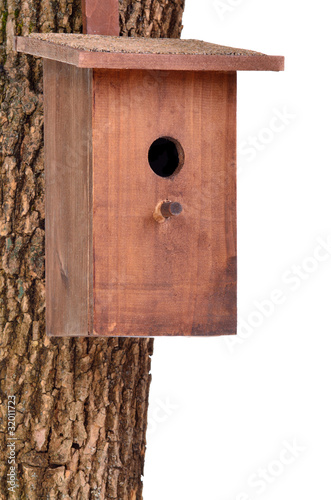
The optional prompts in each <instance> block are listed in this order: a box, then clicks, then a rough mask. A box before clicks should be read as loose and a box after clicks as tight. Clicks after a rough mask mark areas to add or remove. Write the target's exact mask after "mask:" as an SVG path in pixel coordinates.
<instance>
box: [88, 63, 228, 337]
mask: <svg viewBox="0 0 331 500" xmlns="http://www.w3.org/2000/svg"><path fill="white" fill-rule="evenodd" d="M93 102H94V105H93V200H94V205H93V256H94V327H93V329H94V334H95V335H112V336H114V335H118V336H127V335H130V336H132V335H134V336H143V335H151V336H157V335H220V334H233V333H235V332H236V73H233V72H230V73H201V72H200V73H199V72H180V73H178V72H157V71H154V72H146V71H130V72H127V71H125V72H123V71H109V70H96V71H94V79H93ZM159 137H172V138H174V139H175V140H176V141H179V143H180V144H181V146H182V148H183V151H184V155H185V160H184V164H183V166H182V168H181V170H180V171H179V173H178V174H177V175H174V176H172V177H169V178H162V177H159V176H157V175H156V174H155V173H154V172H153V171H152V169H151V168H150V166H149V163H148V151H149V148H150V146H151V144H152V143H153V141H154V140H156V139H158V138H159ZM162 200H171V201H176V202H179V203H180V204H181V206H182V208H183V210H182V213H181V214H180V215H178V216H177V217H172V218H171V219H169V220H166V221H165V222H164V223H163V224H160V223H158V222H156V220H155V219H154V218H153V212H154V209H155V207H156V205H157V204H158V203H159V202H160V201H162Z"/></svg>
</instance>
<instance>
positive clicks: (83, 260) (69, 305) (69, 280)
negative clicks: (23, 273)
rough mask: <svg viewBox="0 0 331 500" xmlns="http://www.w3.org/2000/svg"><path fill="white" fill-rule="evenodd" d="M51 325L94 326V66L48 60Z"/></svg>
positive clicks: (81, 329)
mask: <svg viewBox="0 0 331 500" xmlns="http://www.w3.org/2000/svg"><path fill="white" fill-rule="evenodd" d="M44 100H45V177H46V222H45V225H46V329H47V333H48V334H49V335H62V336H66V335H87V334H88V332H89V331H90V329H91V328H92V326H91V324H90V323H91V313H92V311H91V306H92V302H91V293H92V286H91V285H92V267H91V262H92V259H91V250H92V249H91V244H90V242H91V224H92V209H91V187H92V186H91V152H92V143H91V124H92V120H91V116H92V114H91V108H92V99H91V71H90V70H83V69H78V68H75V67H74V66H70V65H68V64H62V63H59V62H56V61H49V60H45V61H44Z"/></svg>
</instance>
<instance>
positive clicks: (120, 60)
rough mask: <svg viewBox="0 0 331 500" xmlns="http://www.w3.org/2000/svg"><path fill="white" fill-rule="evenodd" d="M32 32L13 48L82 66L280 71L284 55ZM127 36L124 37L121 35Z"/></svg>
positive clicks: (172, 42)
mask: <svg viewBox="0 0 331 500" xmlns="http://www.w3.org/2000/svg"><path fill="white" fill-rule="evenodd" d="M119 39H121V37H96V36H89V35H63V34H36V35H34V36H32V35H30V36H29V37H17V38H16V48H17V51H18V52H24V53H27V54H31V55H35V56H40V57H44V58H48V59H53V60H57V61H61V62H66V63H68V64H73V65H75V66H78V67H82V68H100V69H102V68H107V69H147V70H150V69H152V70H153V69H156V70H175V71H240V70H243V71H282V70H283V69H284V57H282V56H268V55H265V54H261V53H258V52H253V51H248V50H244V49H236V48H233V47H224V46H218V45H216V44H210V43H206V42H200V41H199V40H166V39H134V40H133V39H125V38H124V39H123V38H122V40H120V41H119ZM127 40H130V41H127Z"/></svg>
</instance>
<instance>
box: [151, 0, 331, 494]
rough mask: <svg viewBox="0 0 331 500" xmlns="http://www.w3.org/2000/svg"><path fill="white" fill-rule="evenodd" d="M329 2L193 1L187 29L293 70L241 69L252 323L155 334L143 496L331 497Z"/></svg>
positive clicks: (242, 228)
mask: <svg viewBox="0 0 331 500" xmlns="http://www.w3.org/2000/svg"><path fill="white" fill-rule="evenodd" d="M224 7H225V8H226V7H228V9H229V10H228V11H226V12H223V11H224ZM328 7H329V3H328V2H327V1H326V0H324V1H322V0H319V1H315V2H311V1H310V2H308V1H305V0H301V1H300V2H299V1H298V0H293V1H289V0H277V2H276V1H270V0H269V1H267V2H266V1H265V0H223V1H221V0H220V1H217V0H216V1H214V0H186V12H185V15H184V31H183V38H198V39H202V40H205V41H209V42H215V43H219V44H222V45H229V46H234V47H242V48H247V49H252V50H257V51H261V52H265V53H268V54H274V55H285V57H286V71H285V73H274V72H270V73H264V72H247V73H245V72H241V73H239V75H238V170H239V171H238V239H239V243H238V265H239V289H238V293H239V298H238V299H239V317H240V320H241V322H246V323H242V324H245V325H246V327H245V328H243V327H242V328H241V331H240V332H239V337H238V338H237V340H234V339H233V338H231V340H229V339H226V338H211V339H208V338H205V339H196V338H193V339H187V338H184V339H182V338H175V339H174V338H163V339H156V340H155V354H154V357H153V361H152V374H153V382H152V388H151V396H150V412H149V430H148V448H147V461H146V467H145V478H144V500H252V499H260V498H261V499H268V500H276V499H277V500H279V499H282V500H293V499H300V500H313V499H314V500H315V499H329V498H331V482H330V470H331V453H330V450H331V430H330V426H331V402H330V401H331V398H330V383H331V362H330V360H331V330H330V313H331V247H330V249H329V253H328V252H327V251H326V250H322V248H321V247H320V246H319V245H320V243H319V242H320V241H327V240H328V237H329V238H330V243H331V196H330V191H331V169H330V167H331V165H330V123H329V122H330V111H331V110H330V89H331V85H330V84H331V82H330V48H331V47H330V45H331V44H330V10H329V9H328ZM279 115H281V116H283V121H281V120H280V119H279V118H278V119H277V117H278V116H279ZM284 116H285V118H284ZM276 129H277V130H276ZM254 138H255V139H254ZM256 138H257V141H258V142H257V143H256V144H257V146H254V147H253V149H250V150H249V152H248V147H249V146H248V141H250V140H255V141H256ZM257 148H258V149H257ZM316 257H317V259H316ZM298 273H299V274H298ZM299 275H300V276H299ZM275 290H278V292H275ZM270 297H272V298H273V299H274V298H275V297H276V298H277V303H276V304H274V305H272V304H271V303H270ZM266 301H268V302H266ZM261 307H262V310H263V312H259V308H260V309H261ZM252 324H254V326H253V327H252V326H250V325H252ZM244 336H245V338H243V337H244ZM164 406H166V410H164ZM293 445H294V447H295V449H296V451H295V450H294V451H293V450H292V451H291V447H293Z"/></svg>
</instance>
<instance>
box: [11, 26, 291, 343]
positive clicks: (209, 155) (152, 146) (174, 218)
mask: <svg viewBox="0 0 331 500" xmlns="http://www.w3.org/2000/svg"><path fill="white" fill-rule="evenodd" d="M16 43H17V50H18V51H21V52H25V53H28V54H32V55H36V56H42V57H43V58H44V99H45V174H46V316H47V317H46V323H47V333H48V334H49V335H57V336H68V335H70V336H73V335H85V336H86V335H95V336H157V335H193V336H198V335H205V336H210V335H222V334H233V333H235V332H236V283H237V267H236V77H237V71H238V70H272V71H279V70H282V69H283V65H284V60H283V58H282V57H278V56H266V55H264V54H260V53H257V52H251V51H246V50H242V49H233V48H229V47H223V46H218V45H214V44H208V43H204V42H200V41H195V40H156V39H142V38H140V39H132V38H127V39H125V38H122V37H104V36H91V35H65V34H46V35H45V34H38V35H31V36H29V37H24V38H23V37H18V38H17V39H16Z"/></svg>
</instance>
